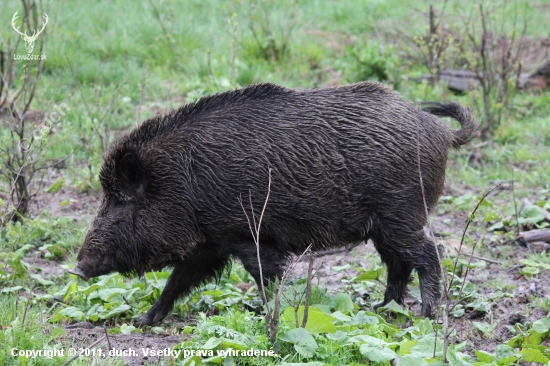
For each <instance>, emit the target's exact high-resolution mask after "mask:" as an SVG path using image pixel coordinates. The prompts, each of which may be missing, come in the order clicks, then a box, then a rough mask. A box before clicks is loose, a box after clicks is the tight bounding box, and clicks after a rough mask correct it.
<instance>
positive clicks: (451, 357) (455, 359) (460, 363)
mask: <svg viewBox="0 0 550 366" xmlns="http://www.w3.org/2000/svg"><path fill="white" fill-rule="evenodd" d="M447 362H449V365H450V366H473V365H472V364H471V363H469V362H467V361H464V360H463V359H462V358H460V357H459V355H458V354H457V353H456V352H455V351H454V349H451V348H449V350H448V351H447Z"/></svg>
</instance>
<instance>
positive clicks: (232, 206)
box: [74, 82, 475, 324]
mask: <svg viewBox="0 0 550 366" xmlns="http://www.w3.org/2000/svg"><path fill="white" fill-rule="evenodd" d="M427 112H429V113H427ZM434 115H438V116H449V117H452V118H456V119H457V120H458V121H459V122H460V124H461V126H462V129H461V130H460V131H452V130H451V129H450V128H449V127H448V126H447V125H446V124H445V123H443V122H441V121H440V120H439V119H437V118H436V117H434ZM474 132H475V124H474V121H473V118H472V117H471V115H470V113H469V112H468V111H467V110H466V109H464V108H463V107H461V106H460V105H458V104H456V103H446V104H432V105H430V106H428V107H427V108H425V110H424V111H422V110H420V109H418V108H416V107H414V106H413V105H411V104H410V103H409V102H407V101H405V100H404V99H403V98H401V97H400V96H399V95H398V94H396V93H394V92H392V91H390V90H389V89H388V88H386V87H384V86H383V85H381V84H377V83H368V82H365V83H359V84H354V85H348V86H342V87H336V88H327V89H313V90H292V89H287V88H283V87H279V86H276V85H272V84H260V85H254V86H250V87H247V88H244V89H240V90H234V91H229V92H224V93H219V94H216V95H213V96H210V97H206V98H203V99H201V100H199V101H197V102H195V103H191V104H189V105H187V106H184V107H183V108H180V109H179V110H176V111H173V112H171V113H168V114H166V115H164V116H157V117H154V118H151V119H149V120H147V121H145V122H144V123H143V124H142V125H141V126H139V127H138V128H136V129H135V130H134V131H132V132H131V133H129V134H128V135H126V136H124V137H122V138H120V139H119V140H118V141H117V142H116V143H115V144H114V146H113V147H112V149H111V150H110V151H109V152H108V154H107V155H106V156H105V160H104V163H103V167H102V169H101V173H100V181H101V184H102V186H103V191H104V199H103V202H102V205H101V207H100V208H99V210H98V213H97V216H96V218H95V220H94V222H93V224H92V225H91V227H90V229H89V231H88V233H87V234H86V238H85V240H84V244H83V246H82V249H81V250H80V253H79V254H78V262H77V264H76V265H75V269H74V273H76V274H78V275H80V276H82V277H83V278H88V277H93V276H98V275H101V274H105V273H108V272H111V271H119V272H122V273H126V274H131V273H137V274H143V273H144V272H145V271H149V270H152V269H160V268H163V267H165V266H173V267H174V270H173V272H172V274H171V276H170V278H169V280H168V282H167V284H166V287H165V289H164V291H163V293H162V295H161V297H160V298H159V300H158V301H157V302H156V303H155V305H154V306H153V307H152V308H151V310H149V312H147V314H145V315H144V316H143V317H142V318H141V320H140V321H141V323H142V324H152V323H154V322H157V321H159V320H162V319H163V318H164V317H165V316H166V315H167V314H168V312H169V311H170V309H171V308H172V306H173V303H174V301H175V300H176V299H177V298H178V297H179V296H181V295H184V294H187V293H189V291H191V289H192V288H194V287H195V286H197V285H199V284H201V283H203V282H204V281H206V280H209V279H212V278H216V277H218V276H219V275H220V274H221V273H222V271H223V269H224V268H226V267H227V265H228V263H229V262H230V259H231V257H234V258H238V259H239V260H241V262H242V263H243V265H244V267H245V268H246V270H247V271H249V272H250V273H251V274H252V276H253V277H254V278H255V279H256V281H257V282H258V283H260V281H261V279H260V271H259V266H258V259H257V252H256V246H255V244H254V241H253V238H252V235H251V233H250V228H249V226H248V221H247V219H246V216H245V215H244V213H243V211H242V207H241V205H240V199H242V201H243V203H244V208H245V210H246V211H247V213H248V215H249V216H251V215H255V217H256V218H258V217H259V214H260V210H261V208H262V207H263V204H264V200H265V197H266V192H267V184H268V171H269V169H271V170H272V182H271V194H270V197H269V202H268V203H267V207H266V210H265V214H264V220H263V222H262V228H261V235H260V256H261V262H262V272H263V276H264V280H266V281H269V280H273V279H276V278H278V277H280V276H281V275H282V273H283V271H284V269H285V266H286V263H287V260H288V258H289V257H290V256H291V255H293V254H299V253H302V252H303V251H304V249H305V248H306V247H307V246H309V245H310V244H312V250H314V251H319V250H325V249H329V248H333V247H341V246H344V245H347V244H349V243H351V242H360V241H363V240H367V239H372V240H373V242H374V243H375V246H376V249H377V250H378V252H379V253H380V255H381V257H382V260H383V261H384V263H386V265H387V266H388V282H387V283H388V285H387V289H386V293H385V295H384V300H383V302H382V303H381V304H380V305H382V304H387V303H388V302H390V301H391V300H395V301H397V302H402V301H403V297H404V294H405V291H406V286H407V282H408V280H409V279H410V275H411V272H412V270H413V269H416V270H417V272H418V274H419V277H420V289H421V293H422V300H423V305H422V314H423V315H429V314H430V313H431V309H432V307H433V306H434V305H435V304H436V302H437V300H438V298H439V293H440V289H439V280H440V272H439V263H438V259H437V254H436V252H435V247H434V245H433V243H432V242H431V241H430V240H428V238H427V237H426V236H425V234H424V231H423V225H424V224H425V223H426V220H427V217H426V214H425V209H424V197H423V196H422V189H421V187H420V179H419V176H420V174H419V171H418V166H419V165H418V153H420V162H421V163H420V166H421V169H422V178H423V183H424V192H425V202H426V204H427V205H428V207H429V208H430V209H432V208H433V207H434V206H435V205H436V203H437V199H438V197H439V195H440V194H441V192H442V189H443V184H444V179H445V167H446V161H447V154H448V151H449V149H450V148H451V147H458V146H459V145H462V144H464V143H466V142H467V141H468V140H469V139H470V138H471V137H472V136H473V134H474ZM418 139H419V141H418ZM418 146H420V152H419V150H418ZM252 207H253V209H254V212H252Z"/></svg>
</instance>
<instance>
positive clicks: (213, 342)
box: [201, 337, 223, 349]
mask: <svg viewBox="0 0 550 366" xmlns="http://www.w3.org/2000/svg"><path fill="white" fill-rule="evenodd" d="M222 343H223V339H221V338H217V337H211V338H210V339H209V340H207V341H206V343H205V344H203V345H202V346H201V348H202V349H214V348H216V347H218V346H219V345H220V344H222Z"/></svg>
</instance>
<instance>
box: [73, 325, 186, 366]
mask: <svg viewBox="0 0 550 366" xmlns="http://www.w3.org/2000/svg"><path fill="white" fill-rule="evenodd" d="M102 338H103V340H102V341H101V342H99V343H97V345H96V346H95V347H94V348H95V352H96V355H97V354H98V353H97V352H99V351H98V350H99V349H101V352H102V354H104V355H106V356H107V359H111V360H110V361H112V358H113V357H119V358H120V359H122V360H123V361H124V363H126V365H128V366H141V365H169V364H173V361H174V357H173V356H174V355H173V353H171V350H172V349H173V347H174V346H175V345H176V344H178V343H180V342H181V341H182V336H181V335H179V334H171V333H167V332H162V333H159V334H155V333H153V332H147V333H134V334H127V335H126V334H117V335H108V336H107V335H106V333H105V328H103V327H93V326H92V325H91V324H89V323H79V324H76V325H74V326H69V327H67V335H66V337H65V340H66V349H68V348H70V347H72V348H75V349H85V348H87V347H89V346H90V345H91V344H94V343H95V342H96V341H98V340H99V339H102ZM152 351H154V352H155V355H154V356H153V355H152ZM109 352H110V353H109ZM172 352H173V351H172Z"/></svg>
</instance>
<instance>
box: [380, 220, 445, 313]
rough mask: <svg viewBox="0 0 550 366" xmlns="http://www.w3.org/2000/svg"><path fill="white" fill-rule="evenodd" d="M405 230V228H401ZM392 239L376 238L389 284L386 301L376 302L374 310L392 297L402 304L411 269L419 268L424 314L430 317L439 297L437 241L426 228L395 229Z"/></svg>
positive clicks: (422, 311) (439, 275) (439, 274)
mask: <svg viewBox="0 0 550 366" xmlns="http://www.w3.org/2000/svg"><path fill="white" fill-rule="evenodd" d="M401 231H403V227H401ZM389 232H391V233H392V234H393V235H392V238H388V237H384V238H383V239H382V240H380V238H379V240H374V242H375V246H376V249H377V251H378V252H379V253H380V256H381V257H382V261H383V262H384V263H386V265H387V267H388V283H387V287H386V292H385V294H384V301H383V302H381V303H379V304H376V305H375V306H374V308H375V309H377V308H379V307H380V306H384V305H386V304H387V303H389V302H390V301H392V300H395V301H396V302H397V303H399V304H403V298H404V296H405V293H406V289H407V283H408V282H409V279H410V275H411V271H412V270H413V269H416V270H417V272H418V276H419V279H420V293H421V296H422V310H421V315H422V316H428V317H429V316H431V313H432V308H433V307H434V306H435V305H436V303H437V301H438V299H439V296H440V289H439V280H440V278H441V273H440V272H441V270H440V266H439V261H438V258H437V253H436V251H435V247H434V244H433V243H432V242H431V241H430V240H429V239H428V238H427V237H426V235H425V234H424V231H423V230H419V231H417V232H415V233H413V234H410V235H404V233H402V232H401V233H400V234H399V235H395V234H396V233H398V232H399V231H397V230H392V231H389Z"/></svg>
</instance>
